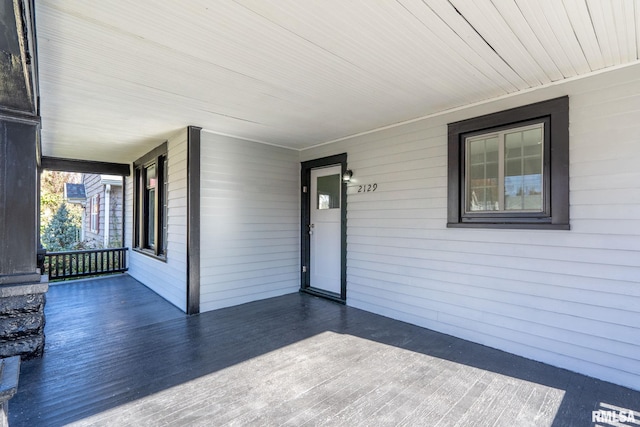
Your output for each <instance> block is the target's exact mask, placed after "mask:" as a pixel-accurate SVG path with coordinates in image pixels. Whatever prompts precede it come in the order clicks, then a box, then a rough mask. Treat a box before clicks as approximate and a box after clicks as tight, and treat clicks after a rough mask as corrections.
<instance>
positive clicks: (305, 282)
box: [300, 153, 347, 304]
mask: <svg viewBox="0 0 640 427" xmlns="http://www.w3.org/2000/svg"><path fill="white" fill-rule="evenodd" d="M337 164H340V166H341V172H340V191H341V192H342V194H341V200H342V203H341V205H340V222H341V227H340V229H341V231H340V297H339V298H336V297H335V296H334V295H331V294H328V293H326V292H323V291H322V290H319V289H314V288H312V287H311V285H310V277H311V276H310V272H309V268H308V266H309V265H310V263H311V240H310V238H309V227H308V224H309V223H310V218H311V211H310V209H311V169H314V168H318V167H323V166H330V165H337ZM346 170H347V153H342V154H335V155H332V156H328V157H323V158H320V159H314V160H308V161H306V162H302V164H301V172H300V181H301V183H302V186H301V188H300V190H301V194H302V198H301V205H300V241H301V246H300V261H301V263H302V265H303V266H307V269H306V271H302V272H301V273H300V291H301V292H307V293H310V294H312V295H316V296H322V297H325V298H328V299H330V300H333V301H337V302H340V303H342V304H345V303H346V301H347V184H346V183H345V182H344V181H342V176H343V175H344V173H345V171H346ZM304 188H306V189H307V191H306V192H305V191H304V190H303V189H304Z"/></svg>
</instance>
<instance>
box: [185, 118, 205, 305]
mask: <svg viewBox="0 0 640 427" xmlns="http://www.w3.org/2000/svg"><path fill="white" fill-rule="evenodd" d="M201 132H202V128H200V127H196V126H189V127H188V128H187V289H186V291H187V314H198V313H200V144H201V142H200V135H201Z"/></svg>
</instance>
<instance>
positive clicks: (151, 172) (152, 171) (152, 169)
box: [146, 164, 156, 188]
mask: <svg viewBox="0 0 640 427" xmlns="http://www.w3.org/2000/svg"><path fill="white" fill-rule="evenodd" d="M146 175H147V188H151V187H155V186H156V165H155V164H154V165H151V166H149V167H148V168H147V173H146Z"/></svg>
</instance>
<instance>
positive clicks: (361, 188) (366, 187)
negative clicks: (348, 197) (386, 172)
mask: <svg viewBox="0 0 640 427" xmlns="http://www.w3.org/2000/svg"><path fill="white" fill-rule="evenodd" d="M377 189H378V184H362V185H358V193H369V192H371V191H376V190H377Z"/></svg>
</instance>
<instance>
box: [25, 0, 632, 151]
mask: <svg viewBox="0 0 640 427" xmlns="http://www.w3.org/2000/svg"><path fill="white" fill-rule="evenodd" d="M36 20H37V35H38V54H39V67H40V89H41V115H42V142H43V153H44V154H45V155H49V156H56V157H67V158H76V159H89V160H104V161H116V162H127V161H131V160H132V159H134V158H136V157H137V156H139V155H141V154H143V153H144V152H146V151H147V150H148V149H150V148H152V147H154V146H156V145H157V144H159V143H160V142H162V141H164V140H165V139H166V138H167V137H168V136H170V135H171V134H172V133H174V132H176V131H177V130H178V129H180V128H183V127H185V126H187V125H197V126H202V127H204V128H205V129H209V130H212V131H216V132H220V133H226V134H230V135H234V136H238V137H242V138H247V139H252V140H257V141H262V142H267V143H272V144H277V145H282V146H286V147H291V148H295V149H302V148H305V147H309V146H312V145H315V144H318V143H323V142H327V141H331V140H335V139H339V138H342V137H345V136H348V135H352V134H356V133H359V132H363V131H367V130H371V129H375V128H378V127H382V126H386V125H390V124H393V123H397V122H401V121H405V120H409V119H412V118H416V117H421V116H425V115H428V114H432V113H435V112H439V111H443V110H447V109H450V108H455V107H457V106H462V105H466V104H470V103H474V102H478V101H482V100H486V99H491V98H495V97H499V96H503V95H506V94H509V93H513V92H517V91H521V90H526V89H529V88H535V87H538V86H541V85H545V84H548V83H551V82H554V81H559V80H562V79H565V78H570V77H574V76H579V75H584V74H588V73H590V72H593V71H597V70H601V69H604V68H606V67H612V66H616V65H620V64H625V63H633V62H637V61H638V59H639V50H640V0H562V1H559V0H493V1H491V0H482V1H468V0H424V1H420V0H397V1H391V0H389V1H375V2H373V1H370V0H350V1H344V0H317V1H304V2H301V1H297V0H273V1H265V0H228V1H215V2H212V1H208V0H189V1H188V2H184V1H157V0H136V1H130V0H108V1H100V2H98V1H92V2H87V1H84V0H66V1H64V2H60V1H57V0H38V1H37V2H36Z"/></svg>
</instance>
